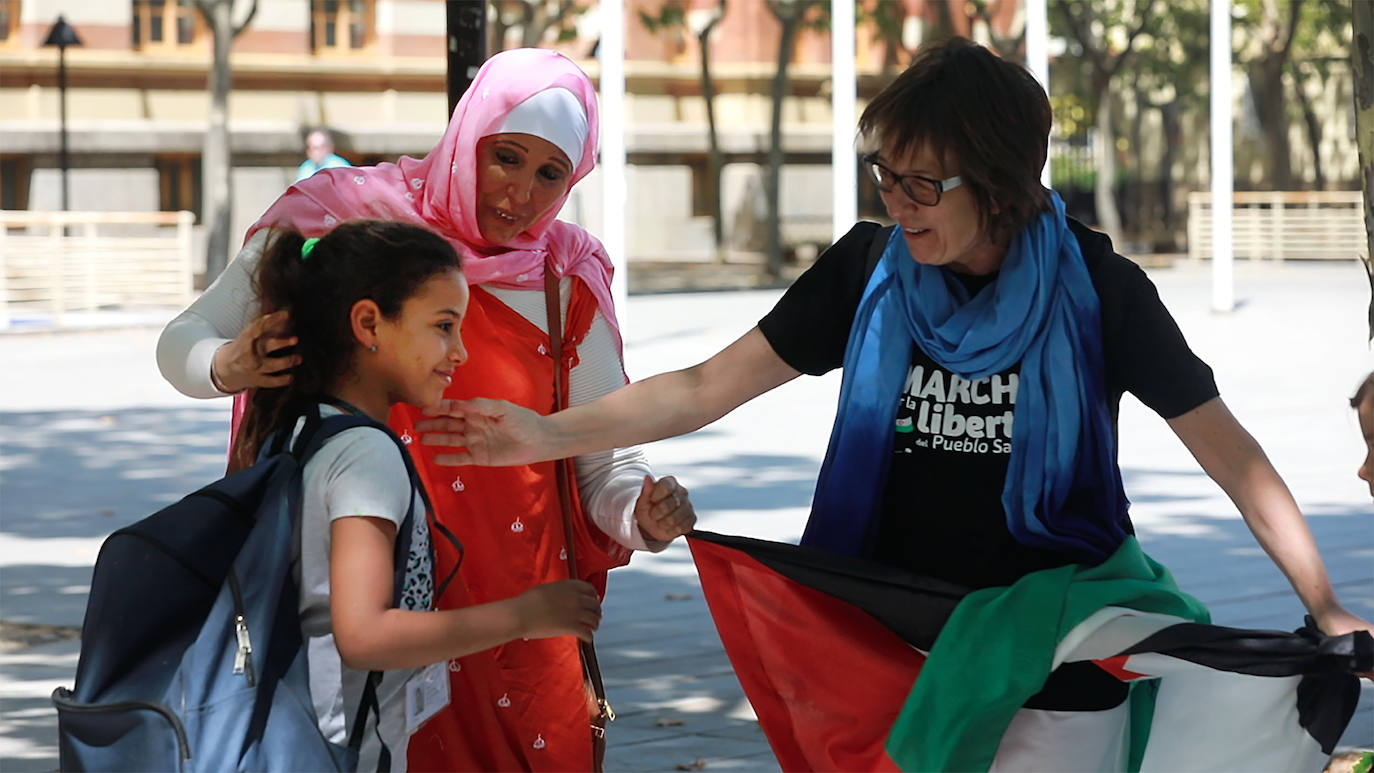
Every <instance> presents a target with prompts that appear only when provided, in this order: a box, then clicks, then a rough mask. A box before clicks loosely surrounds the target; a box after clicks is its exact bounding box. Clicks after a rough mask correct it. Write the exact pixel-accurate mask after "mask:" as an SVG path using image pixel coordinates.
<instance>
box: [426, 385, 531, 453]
mask: <svg viewBox="0 0 1374 773" xmlns="http://www.w3.org/2000/svg"><path fill="white" fill-rule="evenodd" d="M425 416H427V417H429V418H425V419H421V420H419V421H417V422H415V429H416V430H418V431H419V432H420V433H421V434H420V442H421V443H424V444H425V445H428V446H444V447H449V448H456V449H458V450H456V451H454V452H452V453H443V454H438V455H436V456H435V457H434V461H435V463H436V464H441V465H445V466H450V467H458V466H462V465H466V464H476V465H481V466H483V467H509V466H514V465H518V464H530V463H532V462H538V461H543V460H544V459H547V458H549V457H547V456H545V455H544V454H543V453H541V451H542V450H543V449H545V448H547V446H548V432H547V431H546V430H545V428H544V426H543V422H544V417H543V416H540V415H539V414H537V413H535V412H534V411H531V410H530V409H528V408H525V407H522V406H519V405H516V404H514V403H509V402H506V401H505V400H488V399H485V398H480V397H479V398H475V399H472V400H441V401H439V404H438V405H436V406H434V407H432V408H426V409H425Z"/></svg>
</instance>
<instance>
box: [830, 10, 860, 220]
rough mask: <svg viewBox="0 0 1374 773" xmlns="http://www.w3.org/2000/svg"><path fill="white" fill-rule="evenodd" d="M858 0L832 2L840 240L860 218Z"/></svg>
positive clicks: (835, 200)
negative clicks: (856, 157)
mask: <svg viewBox="0 0 1374 773" xmlns="http://www.w3.org/2000/svg"><path fill="white" fill-rule="evenodd" d="M854 56H855V54H854V0H831V3H830V65H831V66H830V72H831V78H830V82H831V91H830V102H831V108H830V115H831V147H830V168H831V172H832V173H833V175H834V182H833V184H832V186H831V187H832V193H833V197H832V199H831V210H830V211H831V227H830V232H831V241H839V240H840V237H841V236H844V235H845V234H846V233H848V231H849V229H850V228H852V227H853V226H854V221H856V220H858V219H859V202H858V197H859V189H858V174H857V170H856V165H855V163H854V131H855V124H856V123H857V119H856V112H857V104H856V103H857V101H858V98H857V95H856V93H855V91H856V89H855V83H854V81H855V71H856V67H855V61H854Z"/></svg>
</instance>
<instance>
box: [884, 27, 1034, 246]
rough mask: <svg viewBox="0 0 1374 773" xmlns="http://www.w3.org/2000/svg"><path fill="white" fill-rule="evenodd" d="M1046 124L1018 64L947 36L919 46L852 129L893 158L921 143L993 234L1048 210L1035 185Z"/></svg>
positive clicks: (1009, 231)
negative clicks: (947, 166)
mask: <svg viewBox="0 0 1374 773" xmlns="http://www.w3.org/2000/svg"><path fill="white" fill-rule="evenodd" d="M1050 122H1051V112H1050V101H1049V98H1048V97H1047V96H1046V95H1045V90H1044V89H1043V88H1041V86H1040V84H1039V82H1037V81H1036V80H1035V78H1034V77H1033V76H1031V74H1030V73H1029V72H1027V71H1026V69H1025V68H1024V67H1021V66H1020V65H1017V64H1014V63H1012V62H1008V61H1007V60H1005V59H1002V58H1001V57H998V56H997V55H996V54H994V53H992V52H991V51H989V50H988V49H986V48H984V47H983V46H980V45H978V44H977V43H974V42H972V41H970V40H967V39H965V38H960V37H954V38H949V39H947V40H944V41H941V42H938V43H934V44H930V45H927V46H924V47H922V48H921V50H920V52H918V53H917V55H916V58H915V59H914V60H913V61H912V63H911V66H910V67H908V68H907V69H906V71H905V72H903V73H902V74H901V75H899V76H897V79H896V80H894V81H893V82H892V83H891V84H889V85H888V86H887V87H886V88H884V89H883V90H882V91H881V92H880V93H879V94H878V95H877V96H876V97H874V98H873V101H872V102H870V103H869V104H868V107H867V108H865V109H864V112H863V115H862V116H861V117H860V118H859V132H860V135H861V136H862V137H863V139H864V143H865V144H866V145H868V146H870V149H874V150H876V149H877V147H878V146H879V145H881V146H884V147H885V148H886V149H887V150H888V152H890V153H893V154H895V155H897V156H902V155H904V154H905V153H907V152H908V151H910V150H911V149H913V148H916V147H919V146H921V145H923V144H927V143H928V144H929V146H930V148H931V149H932V150H933V151H934V152H935V154H936V155H937V156H938V157H939V158H940V159H941V160H942V161H943V162H945V163H953V164H954V169H953V170H952V171H953V173H955V174H958V175H959V176H960V177H962V178H963V180H964V184H965V185H967V186H968V187H969V190H970V191H971V192H972V193H973V195H974V198H975V200H976V201H977V203H978V208H979V211H980V213H981V214H982V218H983V224H984V226H985V227H986V228H987V229H988V231H989V233H990V234H991V235H992V236H994V238H996V237H999V236H1007V235H1011V234H1015V233H1017V232H1018V231H1020V230H1021V229H1022V228H1024V227H1025V226H1026V224H1027V223H1029V222H1030V221H1031V220H1032V219H1033V218H1034V217H1035V216H1036V215H1039V214H1040V213H1042V212H1047V211H1049V209H1050V197H1049V192H1048V191H1047V190H1046V189H1045V187H1044V186H1043V185H1041V184H1040V170H1041V169H1042V168H1044V166H1045V153H1046V146H1047V144H1048V142H1049V135H1050ZM994 210H996V213H995V214H994Z"/></svg>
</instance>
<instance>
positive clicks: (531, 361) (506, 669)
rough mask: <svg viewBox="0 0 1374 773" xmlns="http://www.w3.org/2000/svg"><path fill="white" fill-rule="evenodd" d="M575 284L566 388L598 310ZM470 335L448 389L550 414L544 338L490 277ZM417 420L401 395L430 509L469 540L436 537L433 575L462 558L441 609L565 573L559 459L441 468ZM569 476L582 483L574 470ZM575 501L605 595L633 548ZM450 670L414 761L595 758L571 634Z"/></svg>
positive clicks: (476, 290) (472, 307)
mask: <svg viewBox="0 0 1374 773" xmlns="http://www.w3.org/2000/svg"><path fill="white" fill-rule="evenodd" d="M572 285H573V287H572V297H571V299H570V303H569V307H568V312H567V321H566V324H565V325H564V331H565V332H564V343H563V360H564V361H563V362H562V363H559V364H560V365H562V367H560V368H559V369H558V373H559V378H561V379H562V380H563V390H564V393H565V394H566V392H567V384H568V372H569V370H570V369H571V368H572V367H573V366H574V365H576V364H577V362H578V355H577V347H578V345H579V344H580V343H581V342H582V340H583V339H584V338H585V337H586V335H587V331H588V330H589V329H590V328H591V323H592V318H593V316H594V314H595V312H596V308H597V306H596V301H595V299H594V298H593V296H592V294H591V292H590V291H589V290H588V289H587V287H586V286H585V285H584V284H583V283H582V282H581V280H579V279H574V280H573V282H572ZM463 342H464V344H465V345H466V346H467V349H468V353H469V358H468V361H467V362H466V363H464V364H463V366H462V367H460V368H459V369H458V370H457V371H456V372H455V373H454V379H453V383H452V384H451V385H450V386H449V388H448V389H447V390H446V392H445V394H444V396H445V397H447V398H453V399H467V398H472V397H492V398H500V399H504V400H509V401H511V402H513V403H517V404H519V405H523V406H525V407H527V408H531V409H533V410H536V411H539V412H541V413H549V412H551V411H552V410H553V408H554V396H553V378H554V362H553V361H552V358H551V356H550V349H549V338H548V336H547V335H546V334H545V333H544V332H542V331H541V330H540V329H539V328H538V327H536V326H535V325H533V324H531V323H530V322H529V320H527V319H525V318H524V317H522V316H520V314H519V313H517V312H515V311H514V310H512V309H511V308H510V307H508V306H506V305H505V304H504V303H502V302H501V301H499V300H497V299H496V298H495V297H493V296H492V295H491V294H489V293H487V292H486V291H484V290H483V289H482V288H481V287H473V288H472V300H471V301H470V302H469V305H468V311H467V317H466V319H465V320H464V322H463ZM417 418H419V411H418V410H417V409H415V408H412V407H410V406H405V405H397V406H395V407H394V408H393V409H392V412H391V417H390V425H391V427H392V428H393V429H394V430H396V432H397V434H399V435H400V436H401V438H402V440H403V441H409V443H408V447H409V449H410V452H411V456H412V457H413V458H414V460H415V462H416V467H417V468H418V470H419V473H420V477H421V478H422V479H423V481H424V484H425V488H426V490H427V491H428V493H429V496H430V499H431V501H432V502H433V505H434V512H435V517H436V518H437V519H438V521H439V522H440V523H441V524H443V525H444V526H447V527H448V528H449V529H450V530H451V531H452V532H453V533H454V535H455V536H457V538H458V540H459V542H460V543H461V544H462V549H461V551H460V550H458V549H455V547H454V546H453V545H452V544H451V543H450V542H449V540H447V539H446V538H445V537H444V536H443V535H442V534H440V533H437V532H436V533H434V534H433V535H432V540H433V543H434V549H435V567H434V571H435V580H436V582H441V581H442V580H443V579H444V578H445V577H447V576H448V574H449V572H450V571H451V570H452V568H453V567H454V565H455V564H457V566H458V573H457V575H456V576H455V577H454V579H453V581H452V582H451V583H450V584H449V587H448V588H447V590H446V591H445V592H444V594H443V596H442V597H441V598H439V600H438V607H439V608H440V609H457V608H460V607H465V606H470V605H473V604H482V603H486V602H489V601H498V600H501V599H507V598H511V597H514V596H517V595H519V594H520V593H522V592H524V591H525V590H527V589H529V588H531V587H533V586H535V585H538V584H541V583H545V582H551V581H554V580H563V579H567V578H568V566H567V560H566V557H567V553H566V548H567V543H566V539H565V537H564V529H563V516H562V510H561V506H560V504H559V499H558V486H557V482H556V478H555V472H554V470H555V467H554V465H555V463H554V462H544V463H540V464H533V465H527V466H522V467H440V466H438V465H436V464H434V455H435V454H436V453H439V452H441V451H442V450H443V449H435V448H430V447H426V446H422V445H420V444H419V443H418V442H415V441H416V440H418V437H417V433H416V432H415V429H414V423H413V422H414V421H415V420H416V419H417ZM565 463H566V462H565ZM569 466H571V465H569ZM569 472H571V470H570V471H569ZM570 477H571V476H570ZM573 486H574V491H576V480H575V478H574V479H573ZM573 501H574V518H573V521H574V543H575V544H574V547H575V549H576V554H577V561H578V570H579V572H580V573H581V578H582V579H584V580H588V581H589V582H591V583H592V584H593V585H595V586H596V587H597V589H598V591H599V592H601V593H604V592H605V587H606V586H605V581H606V571H607V570H608V569H610V568H612V567H615V566H620V565H623V564H625V563H627V562H628V561H629V557H630V551H629V550H628V549H627V548H625V547H623V546H621V545H619V544H618V543H615V542H612V541H611V540H610V538H609V537H607V536H605V535H604V534H602V533H601V532H600V531H599V530H598V529H596V527H594V526H593V525H591V524H590V522H589V521H588V520H587V518H586V517H585V516H584V515H583V513H582V511H581V504H580V501H579V500H578V497H576V496H574V497H573ZM449 682H450V686H451V688H452V689H451V696H452V699H451V700H450V702H449V705H448V707H447V708H446V709H444V710H443V711H441V712H440V713H439V714H437V715H436V716H434V717H433V718H432V719H430V720H429V721H428V722H427V723H425V725H424V726H422V727H421V728H420V729H419V730H418V731H417V732H416V733H415V735H414V736H412V737H411V739H410V751H409V755H408V757H409V759H408V763H409V769H410V770H412V771H431V770H435V771H438V770H444V771H450V770H462V771H468V770H481V771H519V770H528V771H587V770H591V767H592V759H591V753H592V746H591V729H590V725H589V716H588V710H587V706H588V704H587V698H586V693H585V690H584V687H583V676H582V664H581V659H580V657H579V654H578V648H577V640H576V639H575V638H573V637H571V636H560V637H557V638H553V639H539V640H533V641H525V640H516V641H512V642H508V643H507V644H504V645H502V646H499V647H496V648H494V649H491V650H486V651H484V652H479V653H476V654H473V655H469V656H467V657H465V658H460V659H458V660H455V661H452V662H450V663H449Z"/></svg>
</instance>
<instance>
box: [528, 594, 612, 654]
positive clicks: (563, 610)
mask: <svg viewBox="0 0 1374 773" xmlns="http://www.w3.org/2000/svg"><path fill="white" fill-rule="evenodd" d="M515 602H516V604H517V607H518V609H519V612H518V614H519V616H520V629H521V631H522V633H521V636H523V637H524V638H526V639H547V638H550V637H553V636H576V637H577V638H579V639H581V640H582V641H591V640H592V632H593V631H595V630H596V629H597V627H598V626H600V625H601V599H600V598H598V597H597V595H596V589H595V588H593V587H592V585H591V583H588V582H584V581H582V580H558V581H557V582H549V583H544V584H543V585H536V586H534V587H533V588H530V589H529V590H527V591H525V592H524V593H522V594H520V595H519V596H517V597H516V598H515Z"/></svg>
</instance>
